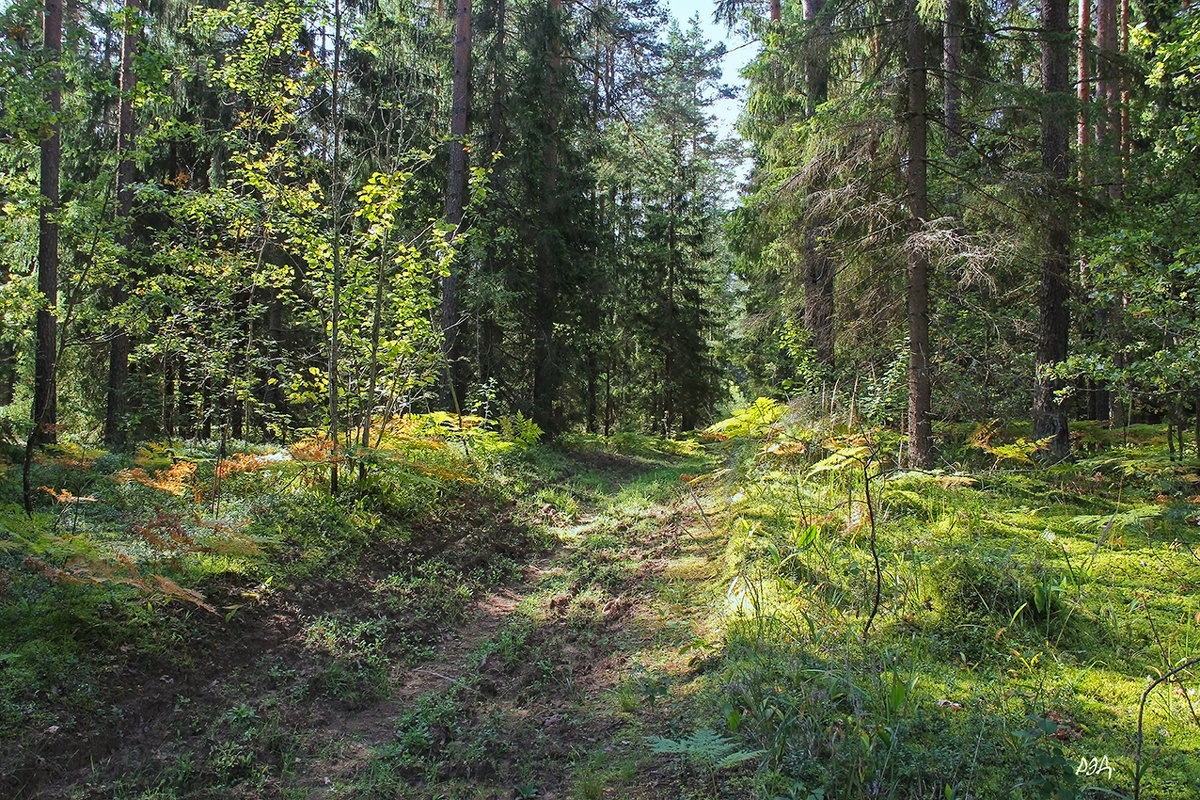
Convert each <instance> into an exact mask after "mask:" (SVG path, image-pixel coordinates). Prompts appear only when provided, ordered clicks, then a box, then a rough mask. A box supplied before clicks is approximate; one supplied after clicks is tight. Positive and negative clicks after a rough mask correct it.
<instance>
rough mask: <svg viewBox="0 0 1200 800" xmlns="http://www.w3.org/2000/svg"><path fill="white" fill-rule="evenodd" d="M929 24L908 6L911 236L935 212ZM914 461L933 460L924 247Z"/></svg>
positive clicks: (914, 344)
mask: <svg viewBox="0 0 1200 800" xmlns="http://www.w3.org/2000/svg"><path fill="white" fill-rule="evenodd" d="M926 50H927V48H926V43H925V27H924V25H923V24H922V22H921V19H920V17H919V16H918V14H917V5H916V3H915V1H914V2H910V4H909V7H908V176H907V178H908V208H909V235H910V236H912V237H916V236H918V235H920V233H921V231H922V230H923V228H924V226H925V221H926V219H927V217H928V215H929V211H928V206H929V191H928V155H929V154H928V109H927V104H928V100H929V98H928V81H929V73H928V66H927V59H926V55H927V53H926ZM908 342H909V347H908V465H909V466H910V467H914V468H916V469H925V468H927V467H929V466H930V464H931V463H932V461H933V436H932V420H931V419H930V411H931V387H930V373H929V260H928V257H927V256H926V255H925V252H924V248H923V247H921V246H919V245H917V244H916V243H915V242H910V244H909V248H908Z"/></svg>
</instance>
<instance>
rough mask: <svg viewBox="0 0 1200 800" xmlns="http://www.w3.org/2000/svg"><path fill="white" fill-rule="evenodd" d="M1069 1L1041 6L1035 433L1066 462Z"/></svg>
mask: <svg viewBox="0 0 1200 800" xmlns="http://www.w3.org/2000/svg"><path fill="white" fill-rule="evenodd" d="M1068 2H1069V0H1046V2H1045V4H1044V5H1043V8H1042V94H1043V99H1042V113H1041V117H1042V169H1043V171H1044V172H1045V176H1046V178H1045V180H1046V184H1047V194H1048V196H1049V200H1050V203H1051V207H1050V208H1049V210H1048V211H1049V213H1048V214H1047V215H1046V217H1045V221H1044V228H1043V230H1044V233H1043V237H1044V238H1043V253H1042V269H1041V285H1040V288H1039V290H1038V342H1037V352H1036V354H1035V364H1036V366H1037V390H1036V392H1035V394H1034V402H1033V435H1034V438H1035V439H1048V440H1049V442H1048V444H1049V449H1050V453H1051V455H1052V456H1053V457H1054V458H1056V459H1063V458H1067V457H1068V456H1069V455H1070V453H1071V442H1070V438H1069V432H1068V428H1067V414H1066V409H1065V408H1064V407H1063V404H1062V403H1061V402H1060V401H1059V399H1058V397H1057V396H1056V392H1057V391H1058V390H1059V389H1060V388H1061V387H1062V382H1061V381H1060V380H1057V379H1054V378H1051V377H1049V376H1048V375H1047V374H1046V370H1047V369H1048V368H1050V367H1053V366H1054V365H1055V364H1058V363H1060V362H1062V361H1065V360H1066V358H1067V337H1068V332H1069V329H1070V311H1069V310H1068V308H1067V299H1068V296H1069V293H1070V259H1071V223H1072V215H1071V213H1070V212H1071V209H1072V208H1073V207H1074V206H1073V204H1072V203H1069V202H1067V198H1066V197H1065V189H1066V182H1067V177H1068V175H1069V174H1070V152H1069V146H1070V124H1071V119H1070V96H1071V84H1070V77H1069V73H1070V69H1069V67H1070V53H1071V28H1070V21H1069V14H1068Z"/></svg>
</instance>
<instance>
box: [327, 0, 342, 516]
mask: <svg viewBox="0 0 1200 800" xmlns="http://www.w3.org/2000/svg"><path fill="white" fill-rule="evenodd" d="M341 55H342V7H341V3H340V2H339V0H334V6H333V73H332V81H331V83H332V89H331V92H330V124H331V125H332V126H333V154H332V155H333V157H332V163H331V168H330V180H331V183H332V187H331V190H330V192H329V195H330V206H331V207H332V216H333V242H332V245H333V298H332V300H333V302H332V307H331V309H330V325H329V443H330V446H331V447H332V448H333V449H332V450H331V452H330V456H331V460H330V464H329V492H330V494H337V492H338V453H337V449H338V413H339V411H338V349H339V341H338V322H339V317H340V315H341V311H342V309H341V302H342V296H341V293H342V238H341V236H342V216H341V200H342V186H341V179H342V178H341V169H340V161H341V155H342V154H341V143H342V136H341V134H342V131H341V118H340V117H339V113H340V111H341V109H340V108H339V107H338V101H339V99H340V96H339V92H338V90H339V83H340V81H341V66H342V65H341Z"/></svg>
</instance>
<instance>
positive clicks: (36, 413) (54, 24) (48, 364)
mask: <svg viewBox="0 0 1200 800" xmlns="http://www.w3.org/2000/svg"><path fill="white" fill-rule="evenodd" d="M62 24H63V16H62V4H61V0H46V8H45V13H44V16H43V18H42V46H43V47H44V48H45V49H46V58H47V60H49V61H51V62H52V63H54V64H55V65H56V69H55V70H54V71H53V73H52V75H51V78H50V87H49V101H50V103H49V105H50V113H51V114H53V115H54V118H53V120H52V121H51V123H50V126H49V135H48V136H46V138H45V139H43V140H42V142H41V190H42V206H41V210H40V212H39V214H38V292H39V293H40V294H41V296H42V298H41V302H42V306H41V307H40V308H39V309H38V313H37V328H36V349H35V352H34V366H33V428H34V434H33V438H34V440H36V441H37V442H38V443H40V444H54V443H55V442H57V441H58V433H57V427H58V318H57V316H56V315H57V311H56V306H57V305H58V222H57V220H55V218H54V217H55V215H56V214H57V213H58V204H59V194H58V177H59V166H60V163H61V161H62V141H61V139H60V131H61V127H62V126H61V124H60V122H59V118H58V115H59V113H60V112H61V111H62V70H61V67H58V65H59V62H60V60H61V57H62Z"/></svg>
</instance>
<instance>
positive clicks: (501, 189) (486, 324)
mask: <svg viewBox="0 0 1200 800" xmlns="http://www.w3.org/2000/svg"><path fill="white" fill-rule="evenodd" d="M507 12H508V2H507V0H495V7H494V11H493V14H494V17H495V33H494V34H493V36H494V39H493V41H492V65H491V67H492V107H491V111H490V113H489V119H488V133H489V140H488V150H489V151H490V152H491V153H498V152H500V150H501V147H503V145H504V142H505V138H506V136H507V134H508V118H507V114H506V103H507V102H508V75H507V72H506V70H507V68H508V65H507V63H506V60H507V49H506V43H507V33H508V31H507V25H508V14H507ZM505 170H506V168H505V165H504V164H503V163H499V164H497V165H496V167H495V171H494V172H493V174H492V185H493V189H494V191H493V192H492V195H491V197H492V199H491V200H489V206H488V211H489V216H491V217H495V216H497V213H498V211H499V209H500V201H499V198H501V197H504V196H505V190H506V187H507V176H506V174H505ZM500 254H501V244H500V241H499V237H497V236H489V237H488V240H487V246H486V249H485V251H484V258H483V270H484V272H486V276H487V278H491V277H492V276H495V275H496V274H497V273H498V272H499V269H500V267H499V263H498V262H499V260H500ZM496 306H497V304H496V302H495V301H492V300H489V301H487V305H486V306H483V307H481V308H480V309H479V312H478V314H477V317H478V324H479V328H478V333H477V334H476V342H477V344H476V350H477V354H476V361H477V363H478V370H479V372H478V380H479V384H480V386H484V387H488V388H487V391H488V392H489V393H490V392H491V391H492V389H491V386H490V384H491V383H492V381H493V380H494V378H495V376H496V374H497V373H498V372H499V364H498V363H497V362H498V352H499V349H500V342H501V339H502V336H503V331H502V330H501V328H500V325H499V324H498V323H497V322H496V317H497V307H496Z"/></svg>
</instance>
